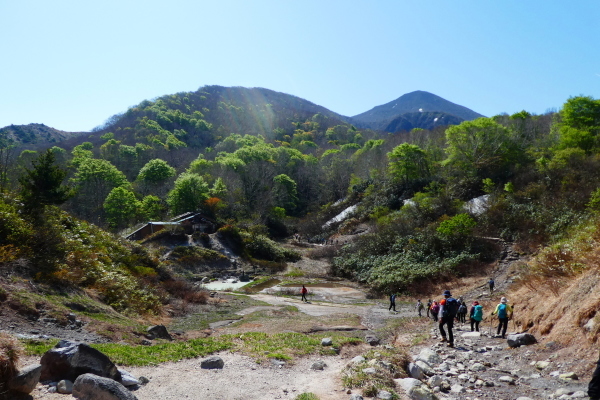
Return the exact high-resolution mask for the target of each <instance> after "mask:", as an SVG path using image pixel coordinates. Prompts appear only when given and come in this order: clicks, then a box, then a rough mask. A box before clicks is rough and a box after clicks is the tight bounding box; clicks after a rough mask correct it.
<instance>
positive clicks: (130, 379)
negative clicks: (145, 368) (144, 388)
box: [119, 368, 140, 386]
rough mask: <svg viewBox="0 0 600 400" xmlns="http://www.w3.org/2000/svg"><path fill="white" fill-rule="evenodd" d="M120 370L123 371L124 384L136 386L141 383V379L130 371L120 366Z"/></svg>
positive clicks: (122, 379) (122, 380) (122, 381)
mask: <svg viewBox="0 0 600 400" xmlns="http://www.w3.org/2000/svg"><path fill="white" fill-rule="evenodd" d="M119 372H120V373H121V383H122V384H123V386H135V385H139V384H140V381H139V379H138V378H136V377H135V376H133V375H131V374H130V373H129V372H127V371H125V370H124V369H120V368H119Z"/></svg>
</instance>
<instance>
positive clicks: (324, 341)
mask: <svg viewBox="0 0 600 400" xmlns="http://www.w3.org/2000/svg"><path fill="white" fill-rule="evenodd" d="M331 345H333V340H332V339H331V338H323V339H321V346H331Z"/></svg>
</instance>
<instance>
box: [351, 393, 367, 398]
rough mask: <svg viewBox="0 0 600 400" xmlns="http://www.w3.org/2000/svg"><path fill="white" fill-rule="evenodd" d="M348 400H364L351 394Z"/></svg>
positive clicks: (358, 395)
mask: <svg viewBox="0 0 600 400" xmlns="http://www.w3.org/2000/svg"><path fill="white" fill-rule="evenodd" d="M350 400H365V399H364V398H363V397H362V396H361V395H360V394H356V393H355V394H353V395H352V396H350Z"/></svg>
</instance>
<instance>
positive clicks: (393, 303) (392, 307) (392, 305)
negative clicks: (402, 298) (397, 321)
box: [388, 293, 396, 312]
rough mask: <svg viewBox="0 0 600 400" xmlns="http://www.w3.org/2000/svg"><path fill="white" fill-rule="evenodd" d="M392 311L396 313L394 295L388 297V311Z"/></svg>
mask: <svg viewBox="0 0 600 400" xmlns="http://www.w3.org/2000/svg"><path fill="white" fill-rule="evenodd" d="M392 309H393V310H394V312H396V293H392V294H391V295H390V308H388V311H391V310H392Z"/></svg>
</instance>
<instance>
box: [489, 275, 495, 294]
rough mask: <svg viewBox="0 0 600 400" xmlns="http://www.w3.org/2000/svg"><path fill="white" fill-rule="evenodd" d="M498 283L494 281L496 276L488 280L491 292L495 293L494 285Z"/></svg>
mask: <svg viewBox="0 0 600 400" xmlns="http://www.w3.org/2000/svg"><path fill="white" fill-rule="evenodd" d="M495 284H496V283H495V282H494V278H490V280H489V281H488V285H490V294H492V293H494V285H495Z"/></svg>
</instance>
